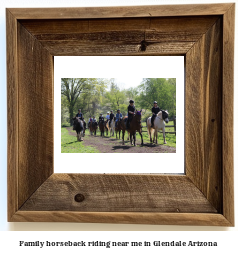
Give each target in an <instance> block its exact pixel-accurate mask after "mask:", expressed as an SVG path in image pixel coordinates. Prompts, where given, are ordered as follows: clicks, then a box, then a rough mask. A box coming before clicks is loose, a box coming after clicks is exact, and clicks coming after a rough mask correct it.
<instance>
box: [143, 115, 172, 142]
mask: <svg viewBox="0 0 238 254" xmlns="http://www.w3.org/2000/svg"><path fill="white" fill-rule="evenodd" d="M168 115H169V114H168V112H167V111H164V110H162V111H160V112H159V113H158V114H157V116H156V117H155V119H154V128H151V117H149V118H148V119H147V131H148V134H149V136H150V142H151V143H152V138H151V135H152V133H153V132H154V138H153V142H155V137H156V142H155V143H156V144H157V136H158V131H159V130H162V131H163V137H164V144H167V142H166V140H165V122H166V123H168V122H169V119H168ZM164 121H165V122H164Z"/></svg>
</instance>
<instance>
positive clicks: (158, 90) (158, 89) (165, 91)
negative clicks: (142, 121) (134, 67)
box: [138, 78, 176, 117]
mask: <svg viewBox="0 0 238 254" xmlns="http://www.w3.org/2000/svg"><path fill="white" fill-rule="evenodd" d="M138 88H139V91H140V94H139V96H138V103H139V106H140V107H141V108H143V109H144V110H145V112H146V111H147V110H148V111H149V112H150V115H151V108H152V107H153V102H154V101H157V102H158V107H159V108H160V109H163V110H168V112H169V117H173V116H175V115H176V79H165V78H145V79H143V82H142V84H141V85H140V86H138Z"/></svg>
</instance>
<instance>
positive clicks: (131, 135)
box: [130, 132, 132, 145]
mask: <svg viewBox="0 0 238 254" xmlns="http://www.w3.org/2000/svg"><path fill="white" fill-rule="evenodd" d="M130 141H131V145H132V133H131V132H130Z"/></svg>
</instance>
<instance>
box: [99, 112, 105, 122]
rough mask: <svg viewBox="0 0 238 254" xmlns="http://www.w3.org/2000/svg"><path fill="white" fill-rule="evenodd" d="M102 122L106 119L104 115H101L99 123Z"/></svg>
mask: <svg viewBox="0 0 238 254" xmlns="http://www.w3.org/2000/svg"><path fill="white" fill-rule="evenodd" d="M101 121H102V122H104V117H103V115H102V114H100V116H99V121H98V122H99V123H100V122H101Z"/></svg>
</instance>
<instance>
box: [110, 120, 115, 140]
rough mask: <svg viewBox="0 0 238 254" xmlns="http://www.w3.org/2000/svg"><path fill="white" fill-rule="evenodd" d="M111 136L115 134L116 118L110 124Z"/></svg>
mask: <svg viewBox="0 0 238 254" xmlns="http://www.w3.org/2000/svg"><path fill="white" fill-rule="evenodd" d="M109 129H110V136H114V132H115V120H114V118H113V119H112V121H111V125H110V128H109Z"/></svg>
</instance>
